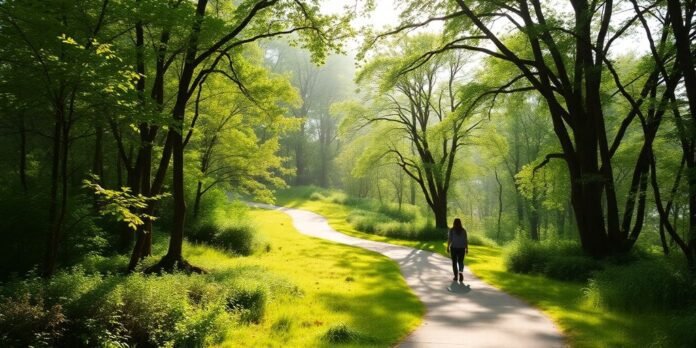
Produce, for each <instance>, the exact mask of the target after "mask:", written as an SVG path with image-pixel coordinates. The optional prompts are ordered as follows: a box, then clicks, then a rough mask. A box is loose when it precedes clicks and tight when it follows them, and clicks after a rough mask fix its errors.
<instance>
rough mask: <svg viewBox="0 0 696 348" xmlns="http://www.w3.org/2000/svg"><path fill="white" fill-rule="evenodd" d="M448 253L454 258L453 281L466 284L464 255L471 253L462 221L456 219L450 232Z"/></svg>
mask: <svg viewBox="0 0 696 348" xmlns="http://www.w3.org/2000/svg"><path fill="white" fill-rule="evenodd" d="M447 252H448V253H449V254H450V256H451V257H452V271H453V272H454V279H452V280H453V281H455V282H456V281H457V277H459V282H460V283H462V282H464V255H465V254H468V253H469V239H468V238H467V235H466V230H465V229H464V226H462V220H459V218H456V219H454V223H453V224H452V229H450V230H449V236H448V238H447Z"/></svg>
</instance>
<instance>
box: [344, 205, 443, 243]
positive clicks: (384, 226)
mask: <svg viewBox="0 0 696 348" xmlns="http://www.w3.org/2000/svg"><path fill="white" fill-rule="evenodd" d="M376 210H378V209H374V210H372V211H368V210H363V209H353V210H352V211H351V213H350V215H348V218H347V220H348V222H349V223H350V224H351V225H352V226H353V227H354V228H355V229H356V230H358V231H361V232H365V233H374V234H377V235H381V236H385V237H391V238H399V239H407V240H438V239H439V240H442V239H444V238H446V235H445V233H444V231H442V230H440V229H438V228H435V226H434V225H433V224H432V222H431V221H429V220H428V219H425V218H423V217H422V216H420V215H418V216H416V218H415V219H413V220H407V221H400V220H398V219H396V218H393V217H390V216H388V215H385V214H384V213H379V212H375V211H376ZM392 214H394V215H396V213H394V212H392ZM409 214H410V213H404V215H403V216H408V215H409ZM403 216H402V217H403Z"/></svg>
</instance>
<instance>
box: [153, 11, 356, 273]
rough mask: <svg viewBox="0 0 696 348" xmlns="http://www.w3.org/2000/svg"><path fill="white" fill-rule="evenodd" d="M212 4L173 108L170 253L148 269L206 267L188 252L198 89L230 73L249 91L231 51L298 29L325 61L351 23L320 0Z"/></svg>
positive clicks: (196, 23) (192, 37) (195, 30)
mask: <svg viewBox="0 0 696 348" xmlns="http://www.w3.org/2000/svg"><path fill="white" fill-rule="evenodd" d="M207 6H208V1H207V0H198V1H197V2H196V6H195V10H194V12H193V13H195V16H194V20H193V22H192V24H191V27H190V30H189V31H188V35H187V36H188V40H187V42H186V45H185V47H184V50H183V52H184V56H183V61H182V68H181V72H180V75H179V79H178V84H177V92H176V95H175V97H174V99H175V102H174V107H173V109H172V113H171V123H172V124H171V126H170V128H169V133H168V135H167V136H168V138H169V139H171V142H172V159H173V168H172V170H173V173H172V174H173V182H172V186H173V198H174V223H173V230H172V232H171V237H170V241H169V248H168V251H167V254H166V255H165V256H164V257H163V258H162V260H160V262H158V263H157V264H156V265H154V266H152V267H151V268H149V269H148V270H147V271H148V272H161V271H162V270H165V271H168V270H172V269H174V268H175V267H176V268H180V269H183V270H186V271H194V272H200V271H201V270H200V269H199V268H197V267H194V266H191V265H190V264H189V263H188V262H186V261H185V260H184V259H183V256H182V246H183V237H184V222H185V217H186V201H185V197H184V138H183V129H184V121H185V116H186V111H187V104H188V102H189V101H190V100H191V98H192V96H193V95H194V93H195V91H196V90H197V89H198V88H200V87H201V86H202V85H203V84H204V83H205V81H206V79H207V78H208V76H210V75H211V74H221V75H222V76H225V77H227V78H229V79H230V80H231V81H232V82H233V83H234V84H236V85H237V86H238V87H239V88H240V89H241V90H242V91H244V90H245V87H244V85H243V84H242V82H241V81H240V80H239V78H238V77H237V76H236V72H235V67H234V64H233V60H232V56H231V55H230V52H232V51H234V50H235V49H239V48H240V47H241V46H243V45H245V44H248V43H252V42H256V41H258V40H261V39H264V38H269V37H274V36H281V35H289V34H292V33H298V34H299V35H300V36H299V37H300V38H301V39H302V41H301V43H302V45H303V46H304V47H305V48H307V49H309V50H310V51H311V52H312V53H313V54H314V57H315V58H316V59H317V60H322V59H324V58H325V56H326V52H327V50H329V49H337V48H338V46H337V43H336V42H335V41H334V38H335V37H336V36H337V35H341V34H342V31H343V29H344V28H345V23H346V20H345V19H343V18H338V17H336V16H323V15H321V14H319V8H318V6H316V3H315V2H304V1H280V0H260V1H251V0H249V1H243V2H241V3H239V4H237V6H232V8H231V9H230V13H222V14H221V13H220V12H216V13H210V14H206V8H207ZM216 16H221V17H220V18H216ZM224 18H232V20H231V23H225V22H224ZM220 21H223V22H220ZM206 35H207V36H206ZM225 65H226V66H225ZM223 66H224V68H223Z"/></svg>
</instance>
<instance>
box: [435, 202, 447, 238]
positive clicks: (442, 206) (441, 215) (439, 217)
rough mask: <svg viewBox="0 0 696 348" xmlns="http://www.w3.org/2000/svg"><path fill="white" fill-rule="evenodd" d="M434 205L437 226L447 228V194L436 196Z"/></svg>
mask: <svg viewBox="0 0 696 348" xmlns="http://www.w3.org/2000/svg"><path fill="white" fill-rule="evenodd" d="M433 200H434V205H433V207H432V210H433V214H435V227H437V228H439V229H444V230H446V229H447V228H448V226H447V196H446V195H441V196H439V197H434V198H433Z"/></svg>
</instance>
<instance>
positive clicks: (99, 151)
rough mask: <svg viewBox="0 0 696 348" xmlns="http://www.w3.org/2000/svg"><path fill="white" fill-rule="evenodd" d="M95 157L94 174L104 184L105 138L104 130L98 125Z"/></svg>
mask: <svg viewBox="0 0 696 348" xmlns="http://www.w3.org/2000/svg"><path fill="white" fill-rule="evenodd" d="M94 134H95V135H94V157H93V160H92V173H93V174H94V175H96V176H98V177H99V180H100V181H101V182H102V183H103V182H104V149H103V141H102V139H103V137H104V128H103V127H102V126H101V125H99V124H97V125H96V126H95V127H94Z"/></svg>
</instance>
